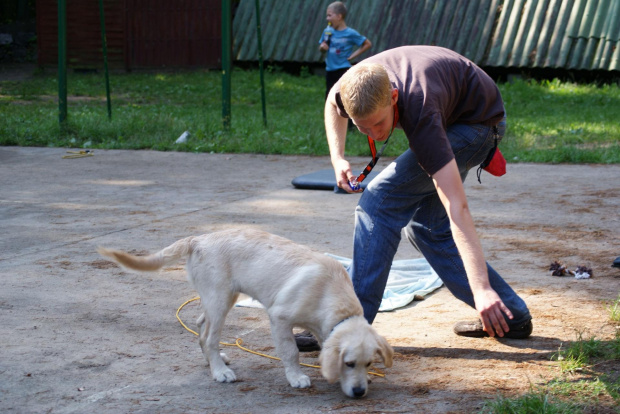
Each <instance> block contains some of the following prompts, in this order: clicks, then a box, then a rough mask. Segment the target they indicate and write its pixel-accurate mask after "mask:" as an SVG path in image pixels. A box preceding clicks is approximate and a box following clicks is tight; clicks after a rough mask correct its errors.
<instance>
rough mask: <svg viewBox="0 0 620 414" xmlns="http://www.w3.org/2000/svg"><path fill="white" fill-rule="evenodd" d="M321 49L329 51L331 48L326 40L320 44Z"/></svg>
mask: <svg viewBox="0 0 620 414" xmlns="http://www.w3.org/2000/svg"><path fill="white" fill-rule="evenodd" d="M319 50H320V51H321V52H327V51H328V50H329V45H328V44H327V43H326V42H321V44H320V45H319Z"/></svg>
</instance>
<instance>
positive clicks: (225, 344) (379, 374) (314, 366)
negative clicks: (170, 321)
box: [176, 297, 385, 377]
mask: <svg viewBox="0 0 620 414" xmlns="http://www.w3.org/2000/svg"><path fill="white" fill-rule="evenodd" d="M199 299H200V297H195V298H193V299H190V300H187V301H185V303H183V304H182V305H181V306H179V309H177V313H176V317H177V320H178V321H179V322H180V323H181V326H183V328H185V329H186V330H187V331H189V332H191V333H193V334H194V335H196V336H198V332H196V331H193V330H191V329H190V328H188V327H187V325H185V323H183V321H182V320H181V317H180V316H179V313H180V312H181V309H183V308H184V307H185V305H187V304H188V303H190V302H194V301H196V300H199ZM220 345H223V346H236V347H237V348H239V349H242V350H244V351H246V352H249V353H251V354H254V355H259V356H262V357H264V358H269V359H274V360H276V361H280V358H278V357H274V356H271V355H267V354H262V353H260V352H256V351H252V350H251V349H248V348H245V347H244V346H242V345H243V339H241V338H237V340H236V341H235V343H234V344H229V343H227V342H220ZM299 365H301V366H304V367H309V368H321V367H320V366H318V365H310V364H303V363H301V362H300V363H299ZM368 373H369V374H370V375H374V376H377V377H385V374H381V373H378V372H372V371H368Z"/></svg>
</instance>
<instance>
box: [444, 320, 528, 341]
mask: <svg viewBox="0 0 620 414" xmlns="http://www.w3.org/2000/svg"><path fill="white" fill-rule="evenodd" d="M532 329H533V326H532V321H531V320H529V321H527V322H525V323H524V324H523V325H520V326H511V327H510V330H509V331H508V332H504V336H503V337H502V338H509V339H525V338H527V337H529V336H530V335H531V334H532ZM454 333H455V334H457V335H460V336H467V337H470V338H484V337H487V336H489V334H488V333H487V332H486V331H485V330H483V329H482V322H481V321H480V319H478V320H477V321H469V322H458V323H457V324H456V325H454ZM497 338H499V336H497Z"/></svg>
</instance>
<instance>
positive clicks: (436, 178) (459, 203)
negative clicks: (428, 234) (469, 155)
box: [433, 160, 513, 337]
mask: <svg viewBox="0 0 620 414" xmlns="http://www.w3.org/2000/svg"><path fill="white" fill-rule="evenodd" d="M433 182H434V183H435V187H436V188H437V192H438V193H439V198H440V199H441V202H442V204H443V206H444V207H445V209H446V211H447V213H448V216H449V218H450V227H451V229H452V235H453V237H454V241H455V243H456V247H457V248H458V250H459V253H460V254H461V258H462V259H463V264H464V266H465V271H466V272H467V279H468V280H469V284H470V286H471V289H472V292H473V295H474V301H475V305H476V310H477V311H478V313H479V314H480V318H481V319H482V325H483V327H484V330H485V331H487V333H488V334H489V336H494V335H495V333H497V335H498V336H500V337H502V336H504V332H508V330H509V328H508V324H507V323H506V319H505V318H504V316H503V314H505V315H506V316H507V317H508V318H509V319H512V318H513V316H512V313H511V312H510V310H509V309H508V308H507V307H506V305H505V304H504V303H503V302H502V300H501V299H500V297H499V295H498V294H497V292H495V290H493V288H492V287H491V284H490V283H489V275H488V272H487V266H486V261H485V260H484V254H483V253H482V246H481V244H480V240H479V239H478V235H477V234H476V229H475V226H474V220H473V218H472V216H471V213H470V211H469V207H468V205H467V198H466V196H465V189H464V188H463V182H462V181H461V177H460V175H459V171H458V167H457V165H456V161H455V160H452V161H450V162H449V163H448V164H446V165H445V166H444V167H443V168H441V169H440V170H439V171H437V173H435V174H434V175H433Z"/></svg>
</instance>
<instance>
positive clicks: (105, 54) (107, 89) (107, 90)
mask: <svg viewBox="0 0 620 414" xmlns="http://www.w3.org/2000/svg"><path fill="white" fill-rule="evenodd" d="M99 20H100V22H101V45H102V47H103V67H104V69H103V70H104V72H105V93H106V98H107V102H108V119H109V120H112V101H111V99H110V75H109V72H108V42H107V38H106V35H105V17H104V12H103V0H99Z"/></svg>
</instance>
